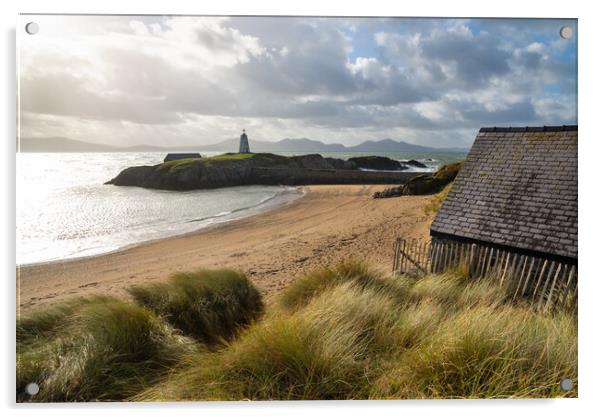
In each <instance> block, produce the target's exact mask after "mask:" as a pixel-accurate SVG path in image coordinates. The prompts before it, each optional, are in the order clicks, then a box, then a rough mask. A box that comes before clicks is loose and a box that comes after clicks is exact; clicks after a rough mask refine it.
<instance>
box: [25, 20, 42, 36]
mask: <svg viewBox="0 0 602 417" xmlns="http://www.w3.org/2000/svg"><path fill="white" fill-rule="evenodd" d="M39 31H40V25H38V24H37V23H36V22H29V23H28V24H26V25H25V32H27V33H29V34H30V35H35V34H36V33H38V32H39Z"/></svg>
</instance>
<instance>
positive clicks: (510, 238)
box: [431, 126, 578, 259]
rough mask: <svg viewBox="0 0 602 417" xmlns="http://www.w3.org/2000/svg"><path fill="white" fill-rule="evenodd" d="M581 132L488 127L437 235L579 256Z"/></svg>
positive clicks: (471, 154) (444, 206) (460, 177)
mask: <svg viewBox="0 0 602 417" xmlns="http://www.w3.org/2000/svg"><path fill="white" fill-rule="evenodd" d="M577 133H578V131H577V126H554V127H549V126H548V127H521V128H515V127H510V128H499V127H498V128H495V127H493V128H481V130H480V131H479V134H478V135H477V137H476V140H475V142H474V144H473V146H472V149H471V150H470V152H469V154H468V156H467V158H466V162H465V163H464V166H463V167H462V169H461V170H460V172H459V173H458V176H457V177H456V180H455V181H454V184H453V186H452V188H451V190H450V192H449V194H448V195H447V198H446V199H445V201H444V202H443V204H442V206H441V209H440V211H439V213H438V215H437V217H436V218H435V220H434V221H433V224H432V225H431V234H433V235H436V234H437V233H444V234H449V235H454V236H458V237H462V238H468V239H474V240H478V241H483V242H488V243H493V244H498V245H504V246H510V247H515V248H520V249H525V250H530V251H537V252H543V253H546V254H552V255H556V256H563V257H569V258H574V259H576V258H577Z"/></svg>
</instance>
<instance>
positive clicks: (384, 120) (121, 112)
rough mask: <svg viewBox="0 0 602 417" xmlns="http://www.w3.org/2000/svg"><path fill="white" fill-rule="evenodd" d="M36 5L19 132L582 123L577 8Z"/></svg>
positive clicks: (462, 134)
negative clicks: (567, 35) (508, 14)
mask: <svg viewBox="0 0 602 417" xmlns="http://www.w3.org/2000/svg"><path fill="white" fill-rule="evenodd" d="M41 19H42V20H41V21H40V22H41V27H42V29H43V30H42V31H41V32H40V34H39V36H38V35H36V36H35V37H33V36H29V37H24V38H22V42H21V47H20V52H19V53H20V57H19V58H20V74H19V77H20V79H19V82H20V91H19V101H20V105H21V110H22V115H23V117H22V119H21V120H20V128H21V132H22V134H23V135H24V136H31V135H35V136H74V135H75V136H77V137H74V138H75V139H83V140H90V141H95V142H103V141H104V142H107V143H111V141H130V142H132V143H157V144H160V143H161V144H164V141H173V142H174V143H181V144H194V143H199V142H205V143H213V142H217V141H220V140H222V139H225V138H226V137H232V136H234V135H236V134H237V132H238V130H239V129H240V128H241V126H242V127H247V128H248V129H249V130H250V133H251V134H252V138H256V139H263V140H278V139H281V138H282V137H301V136H306V137H313V138H316V139H321V140H324V141H327V142H333V141H341V142H344V143H349V144H351V143H354V142H357V141H360V140H363V139H380V138H384V137H393V138H395V139H403V140H410V141H414V142H415V143H422V144H427V145H434V146H460V145H466V144H468V143H470V140H472V139H473V137H474V132H475V130H476V129H478V128H479V127H480V126H482V125H490V124H498V125H510V124H523V125H525V124H530V125H537V124H566V123H574V122H576V45H575V42H574V40H572V41H559V39H558V33H557V26H558V25H560V24H570V25H572V24H574V22H573V21H557V20H555V21H547V20H546V21H539V20H528V21H524V20H516V21H514V20H489V19H487V20H465V19H462V20H460V19H447V20H442V19H397V18H349V19H341V18H284V17H282V18H275V17H256V18H243V17H238V18H237V17H233V18H225V17H219V18H216V17H157V16H142V17H128V16H110V17H98V16H42V17H41ZM574 30H575V31H576V26H575V27H574Z"/></svg>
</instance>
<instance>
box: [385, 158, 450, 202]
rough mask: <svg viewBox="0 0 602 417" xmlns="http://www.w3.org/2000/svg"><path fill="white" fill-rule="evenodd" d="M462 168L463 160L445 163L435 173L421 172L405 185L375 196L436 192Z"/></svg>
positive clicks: (387, 196) (386, 196)
mask: <svg viewBox="0 0 602 417" xmlns="http://www.w3.org/2000/svg"><path fill="white" fill-rule="evenodd" d="M461 168H462V162H455V163H452V164H447V165H443V166H442V167H441V168H439V170H438V171H437V172H436V173H435V174H434V175H432V174H419V175H417V176H415V177H413V178H412V179H410V180H409V181H408V182H406V183H405V184H403V185H400V186H397V187H391V188H387V189H385V190H383V191H377V192H375V193H374V195H373V197H374V198H389V197H399V196H402V195H422V194H434V193H438V192H439V191H441V190H442V189H443V188H444V187H445V186H446V185H447V184H449V183H450V182H452V181H453V180H454V179H455V178H456V175H458V172H459V171H460V169H461Z"/></svg>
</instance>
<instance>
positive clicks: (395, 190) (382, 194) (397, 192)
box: [372, 185, 403, 198]
mask: <svg viewBox="0 0 602 417" xmlns="http://www.w3.org/2000/svg"><path fill="white" fill-rule="evenodd" d="M402 193H403V185H400V186H398V187H391V188H385V189H384V190H383V191H377V192H375V193H374V194H373V195H372V197H373V198H389V197H399V196H401V195H403V194H402Z"/></svg>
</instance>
